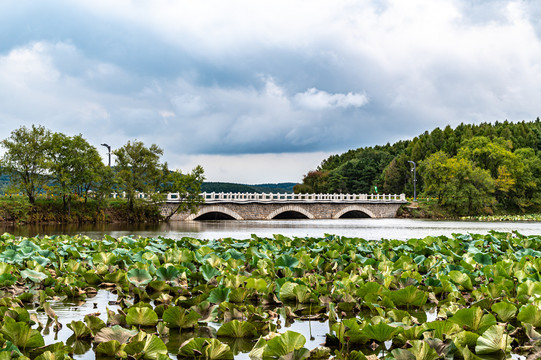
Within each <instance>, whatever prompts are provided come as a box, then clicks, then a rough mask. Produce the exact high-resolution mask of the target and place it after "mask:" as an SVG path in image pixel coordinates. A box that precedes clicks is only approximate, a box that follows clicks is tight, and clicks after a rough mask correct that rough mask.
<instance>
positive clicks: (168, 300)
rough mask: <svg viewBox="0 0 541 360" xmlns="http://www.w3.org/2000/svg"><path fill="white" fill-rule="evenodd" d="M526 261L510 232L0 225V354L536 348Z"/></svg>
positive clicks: (442, 353) (493, 354) (534, 256)
mask: <svg viewBox="0 0 541 360" xmlns="http://www.w3.org/2000/svg"><path fill="white" fill-rule="evenodd" d="M540 257H541V241H540V237H539V236H522V235H520V234H518V233H491V234H488V235H474V234H464V235H458V234H457V235H454V236H453V237H450V238H447V237H443V236H440V237H427V238H424V239H411V240H407V241H398V240H386V239H384V240H379V241H366V240H363V239H359V238H346V237H337V236H333V235H328V236H327V237H325V238H287V237H284V236H281V235H275V236H274V237H273V238H259V237H257V236H255V235H254V236H252V237H251V238H250V239H243V240H241V239H239V240H235V239H231V238H226V239H219V240H199V239H192V238H183V239H177V240H175V239H166V238H162V237H159V238H134V237H122V238H118V239H117V238H112V237H110V236H105V238H103V239H98V240H94V239H90V238H88V237H84V236H76V237H69V236H54V237H48V236H43V237H35V238H16V237H14V236H11V235H8V234H4V235H2V236H0V284H1V286H2V287H1V289H0V295H1V304H0V306H2V310H3V311H2V312H1V314H0V334H1V336H0V359H11V358H19V359H21V360H24V359H37V360H44V359H70V358H72V357H73V356H74V355H82V354H85V353H87V352H91V353H92V352H93V353H95V355H96V356H97V357H99V356H108V357H110V358H116V359H158V360H162V359H169V358H170V356H178V357H179V358H191V359H211V360H218V359H233V358H234V357H235V356H237V355H239V354H244V356H246V354H248V356H249V357H250V359H251V360H262V359H270V358H272V359H277V358H287V359H298V360H302V359H306V358H310V359H329V358H334V359H348V360H349V359H351V360H353V359H355V360H363V359H371V360H372V359H378V358H379V359H381V358H384V359H396V360H400V359H439V358H442V359H443V358H445V359H489V358H490V359H506V358H509V357H510V356H511V355H514V356H515V358H518V357H517V356H518V355H520V356H523V357H528V358H538V357H539V354H540V353H541V335H540V334H539V332H540V329H541V304H540V302H539V299H538V294H539V292H540V291H541V276H540V271H541V270H540V269H541V265H540V264H541V263H540ZM99 292H101V293H102V294H103V292H106V293H107V294H109V295H107V296H106V297H104V299H108V300H106V302H107V304H105V305H106V306H107V307H108V309H107V310H106V311H104V312H96V310H95V309H92V306H88V307H86V306H85V304H86V303H94V304H95V305H94V307H95V308H97V307H101V308H102V307H103V306H104V304H98V303H97V301H98V300H95V299H96V294H97V293H99ZM74 302H77V303H78V307H77V308H82V307H85V308H87V313H79V312H77V315H78V316H80V318H74V313H73V311H70V312H66V311H63V309H64V307H66V308H71V307H72V306H73V305H71V304H73V303H74ZM63 304H66V305H63ZM54 309H57V310H56V311H55V310H54ZM66 314H70V316H69V319H68V318H67V317H66ZM316 323H321V324H322V325H323V328H324V329H325V330H326V331H325V330H324V332H325V333H324V334H319V333H318V335H317V336H318V339H313V340H316V341H317V343H322V344H321V346H318V345H314V342H310V343H311V345H308V344H307V343H308V339H310V340H312V339H311V338H310V337H311V336H312V333H311V329H312V327H313V326H314V325H313V324H316ZM292 325H295V326H294V328H295V329H296V331H293V330H292V329H293V327H292ZM320 327H322V326H318V328H320ZM66 329H67V331H64V330H66ZM61 330H62V331H61ZM51 333H54V334H55V335H54V336H47V335H48V334H51ZM59 334H65V335H59ZM45 339H48V340H47V342H46V340H45Z"/></svg>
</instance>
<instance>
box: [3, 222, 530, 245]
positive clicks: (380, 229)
mask: <svg viewBox="0 0 541 360" xmlns="http://www.w3.org/2000/svg"><path fill="white" fill-rule="evenodd" d="M539 229H540V223H539V222H475V221H431V220H414V219H337V220H309V219H306V220H261V221H253V220H252V221H236V220H235V221H172V222H169V223H161V224H81V225H78V224H64V225H25V226H13V225H6V224H4V225H3V228H2V231H3V232H9V233H12V234H15V235H17V236H25V237H29V236H35V235H37V234H47V235H57V234H66V235H75V234H84V235H87V236H90V237H92V238H96V239H99V238H103V236H104V235H105V234H108V235H111V236H113V237H120V236H127V235H139V236H145V237H157V236H163V237H168V238H174V239H180V238H182V237H185V236H187V237H194V238H199V239H219V238H224V237H233V238H237V239H247V238H250V237H251V235H252V234H255V235H257V236H260V237H272V236H273V235H274V234H283V235H285V236H290V237H293V236H297V237H323V236H325V234H335V235H340V236H348V237H360V238H363V239H366V240H379V239H382V238H386V239H399V240H406V239H411V238H423V237H426V236H439V235H445V236H451V235H452V234H453V233H460V234H464V233H480V234H486V233H488V232H489V231H490V230H495V231H501V232H511V231H518V232H520V233H521V234H523V235H536V234H539V233H540V230H539Z"/></svg>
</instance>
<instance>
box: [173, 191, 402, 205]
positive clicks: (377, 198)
mask: <svg viewBox="0 0 541 360" xmlns="http://www.w3.org/2000/svg"><path fill="white" fill-rule="evenodd" d="M201 196H202V197H203V199H205V204H219V203H236V204H247V203H340V204H343V203H353V204H365V203H400V204H402V203H406V202H407V201H406V195H404V194H400V195H396V194H392V195H391V194H290V193H283V194H281V193H223V192H220V193H215V192H211V193H206V192H205V193H202V194H201ZM180 201H182V199H181V198H180V194H179V193H169V194H167V202H168V203H178V202H180Z"/></svg>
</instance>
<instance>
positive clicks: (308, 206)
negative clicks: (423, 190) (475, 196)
mask: <svg viewBox="0 0 541 360" xmlns="http://www.w3.org/2000/svg"><path fill="white" fill-rule="evenodd" d="M201 196H202V197H203V198H204V199H205V202H204V204H202V205H201V206H200V207H199V211H198V212H197V213H196V214H189V213H179V214H175V215H174V216H173V217H172V218H171V220H271V219H339V218H360V217H369V218H392V217H395V216H396V212H397V211H398V208H399V207H400V205H402V204H405V203H406V202H407V201H406V197H405V195H404V194H401V195H377V194H371V195H367V194H274V193H270V194H265V193H263V194H251V193H202V194H201ZM179 201H180V199H179V195H178V194H168V196H167V202H166V203H165V204H164V205H163V206H164V208H163V212H164V214H165V213H166V212H167V210H170V209H173V207H174V206H175V205H176V204H178V202H179ZM167 208H169V209H167Z"/></svg>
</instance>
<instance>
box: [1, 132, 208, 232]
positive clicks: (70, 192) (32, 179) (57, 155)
mask: <svg viewBox="0 0 541 360" xmlns="http://www.w3.org/2000/svg"><path fill="white" fill-rule="evenodd" d="M0 144H1V145H2V147H3V148H4V149H5V153H4V155H3V157H2V159H1V165H2V172H3V173H4V174H6V175H8V176H9V178H8V179H9V185H8V187H7V188H4V196H3V197H0V216H1V218H2V219H4V220H6V221H16V222H97V221H157V220H159V219H162V217H161V214H160V211H159V207H158V205H159V204H160V203H162V202H163V201H164V200H165V194H166V193H168V192H174V193H177V192H178V193H179V199H181V200H182V201H181V202H179V206H178V207H177V208H176V209H175V211H195V209H196V208H197V205H198V204H200V203H201V202H202V199H201V197H200V196H199V194H200V190H201V184H202V182H203V180H204V174H203V169H202V168H201V167H200V166H197V167H196V168H194V169H193V170H192V172H190V173H186V174H183V173H182V172H180V170H170V169H169V168H168V166H167V163H162V162H161V156H162V155H163V150H162V149H160V148H159V147H158V146H157V145H155V144H152V145H151V146H149V147H147V146H145V145H144V144H143V143H142V142H140V141H133V142H131V141H128V142H127V143H126V144H125V145H123V146H122V147H120V148H118V149H116V150H114V151H113V152H112V154H113V155H114V156H115V157H116V161H115V165H114V166H112V167H111V166H105V165H104V164H103V162H102V159H101V156H100V155H99V153H98V150H97V149H96V148H95V147H94V146H93V145H91V144H90V143H88V141H86V140H85V139H84V138H83V137H82V135H75V136H67V135H65V134H62V133H53V132H51V131H50V130H48V129H46V128H44V127H42V126H35V125H32V127H31V128H27V127H24V126H22V127H20V128H18V129H16V130H14V131H12V133H11V136H10V137H8V138H7V139H4V140H2V141H1V142H0ZM4 180H5V179H4ZM112 194H117V196H112ZM142 194H144V196H142ZM111 197H113V198H115V199H111ZM118 198H122V200H120V199H118ZM171 215H172V214H166V215H165V218H167V217H168V216H169V217H170V216H171Z"/></svg>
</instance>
